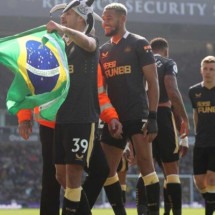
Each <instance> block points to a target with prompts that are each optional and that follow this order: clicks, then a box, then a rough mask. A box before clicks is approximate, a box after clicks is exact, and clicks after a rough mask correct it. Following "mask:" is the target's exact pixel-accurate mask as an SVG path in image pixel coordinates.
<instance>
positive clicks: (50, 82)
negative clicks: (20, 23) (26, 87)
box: [26, 40, 60, 95]
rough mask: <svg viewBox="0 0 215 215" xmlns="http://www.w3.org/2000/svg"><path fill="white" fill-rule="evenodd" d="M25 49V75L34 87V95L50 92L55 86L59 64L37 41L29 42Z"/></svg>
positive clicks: (47, 49) (48, 50) (50, 52)
mask: <svg viewBox="0 0 215 215" xmlns="http://www.w3.org/2000/svg"><path fill="white" fill-rule="evenodd" d="M26 49H27V73H28V76H29V79H30V81H31V83H32V85H33V87H34V94H36V95H37V94H41V93H46V92H50V91H52V90H53V89H54V87H55V86H56V84H57V81H58V78H59V75H60V71H59V63H58V61H57V59H56V57H55V56H54V54H53V52H52V51H51V50H50V49H49V48H48V47H47V46H45V45H42V44H41V43H40V42H38V41H34V40H29V41H28V42H27V43H26Z"/></svg>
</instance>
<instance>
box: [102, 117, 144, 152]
mask: <svg viewBox="0 0 215 215" xmlns="http://www.w3.org/2000/svg"><path fill="white" fill-rule="evenodd" d="M146 121H147V120H146V119H143V120H142V119H141V120H134V121H126V122H122V128H123V134H122V136H123V138H122V139H115V138H113V137H112V136H111V134H110V132H109V130H108V125H107V124H105V125H104V128H103V130H102V135H101V142H103V143H105V144H108V145H111V146H115V147H117V148H120V149H124V148H125V146H126V144H127V140H128V139H131V137H132V136H133V135H134V134H143V126H144V124H145V123H146Z"/></svg>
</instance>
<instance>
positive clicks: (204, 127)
mask: <svg viewBox="0 0 215 215" xmlns="http://www.w3.org/2000/svg"><path fill="white" fill-rule="evenodd" d="M189 97H190V100H191V103H192V107H193V108H194V109H196V111H197V113H198V123H197V127H196V146H200V147H207V146H215V87H214V88H212V89H208V88H206V87H204V86H203V85H202V83H199V84H197V85H194V86H192V87H190V89H189Z"/></svg>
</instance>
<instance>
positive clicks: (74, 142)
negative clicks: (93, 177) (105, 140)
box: [54, 123, 95, 167]
mask: <svg viewBox="0 0 215 215" xmlns="http://www.w3.org/2000/svg"><path fill="white" fill-rule="evenodd" d="M94 136H95V123H88V124H78V123H77V124H74V123H71V124H70V123H68V124H56V126H55V135H54V143H55V164H79V165H81V166H83V167H84V166H86V165H87V166H88V164H89V159H90V156H91V153H92V149H93V142H94Z"/></svg>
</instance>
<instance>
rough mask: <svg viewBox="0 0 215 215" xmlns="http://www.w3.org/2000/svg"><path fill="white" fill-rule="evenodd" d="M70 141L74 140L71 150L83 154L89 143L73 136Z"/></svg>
mask: <svg viewBox="0 0 215 215" xmlns="http://www.w3.org/2000/svg"><path fill="white" fill-rule="evenodd" d="M72 141H73V142H74V144H73V148H72V149H71V151H72V152H79V153H82V154H84V153H85V152H86V151H87V149H88V145H89V143H88V141H87V140H86V139H80V138H73V139H72Z"/></svg>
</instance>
